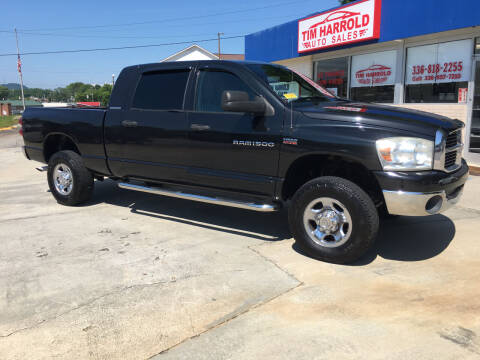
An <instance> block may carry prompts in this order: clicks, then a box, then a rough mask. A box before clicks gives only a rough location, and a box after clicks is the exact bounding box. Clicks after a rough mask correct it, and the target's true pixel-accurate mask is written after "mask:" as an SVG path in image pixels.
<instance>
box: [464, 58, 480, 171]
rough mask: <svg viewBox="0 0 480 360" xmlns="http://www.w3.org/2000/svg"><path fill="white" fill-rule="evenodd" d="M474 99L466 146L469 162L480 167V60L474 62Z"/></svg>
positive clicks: (472, 99)
mask: <svg viewBox="0 0 480 360" xmlns="http://www.w3.org/2000/svg"><path fill="white" fill-rule="evenodd" d="M473 65H474V71H475V75H474V84H473V97H472V98H471V101H472V104H471V114H470V121H469V126H467V134H466V139H465V140H466V141H465V142H466V145H467V149H466V150H467V152H468V154H467V160H469V163H471V165H476V166H480V59H478V58H477V60H476V61H475V62H474V64H473Z"/></svg>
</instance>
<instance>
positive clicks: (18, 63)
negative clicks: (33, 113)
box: [15, 28, 25, 111]
mask: <svg viewBox="0 0 480 360" xmlns="http://www.w3.org/2000/svg"><path fill="white" fill-rule="evenodd" d="M15 41H16V42H17V70H18V75H19V76H20V89H21V91H22V104H23V111H25V95H24V94H23V75H22V61H21V60H20V50H19V48H18V35H17V28H15Z"/></svg>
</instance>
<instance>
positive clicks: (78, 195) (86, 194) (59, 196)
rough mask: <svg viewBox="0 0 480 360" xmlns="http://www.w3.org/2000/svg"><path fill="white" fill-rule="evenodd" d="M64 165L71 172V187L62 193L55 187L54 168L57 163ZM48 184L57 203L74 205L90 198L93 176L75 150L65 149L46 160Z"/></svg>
mask: <svg viewBox="0 0 480 360" xmlns="http://www.w3.org/2000/svg"><path fill="white" fill-rule="evenodd" d="M59 164H63V165H66V166H67V167H68V168H69V169H70V170H71V173H72V181H73V182H72V188H71V191H70V192H69V193H68V194H63V193H61V192H60V191H59V190H57V188H56V187H55V183H54V181H55V180H54V169H55V168H56V167H57V165H59ZM47 177H48V186H49V187H50V191H51V192H52V194H53V196H54V197H55V199H56V200H57V202H58V203H59V204H62V205H67V206H75V205H78V204H81V203H84V202H86V201H88V200H89V199H90V197H91V196H92V192H93V176H92V174H91V173H90V171H88V169H87V168H86V167H85V165H84V164H83V160H82V158H81V157H80V155H78V154H77V153H76V152H73V151H70V150H65V151H59V152H57V153H55V154H53V155H52V157H51V158H50V161H49V162H48V175H47Z"/></svg>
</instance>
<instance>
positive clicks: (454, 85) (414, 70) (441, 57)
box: [405, 40, 472, 103]
mask: <svg viewBox="0 0 480 360" xmlns="http://www.w3.org/2000/svg"><path fill="white" fill-rule="evenodd" d="M471 49H472V42H471V40H460V41H451V42H447V43H441V44H434V45H425V46H417V47H411V48H408V49H407V67H406V74H405V85H406V86H405V102H407V103H456V102H464V99H465V98H466V96H465V95H466V91H467V88H468V81H469V79H470V71H471V57H472V56H471V54H472V50H471ZM459 95H460V96H459Z"/></svg>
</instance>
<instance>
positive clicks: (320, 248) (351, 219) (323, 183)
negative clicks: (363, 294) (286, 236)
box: [289, 176, 379, 264]
mask: <svg viewBox="0 0 480 360" xmlns="http://www.w3.org/2000/svg"><path fill="white" fill-rule="evenodd" d="M289 219H290V228H291V231H292V233H293V237H294V238H295V241H296V242H297V244H298V245H300V246H301V247H302V248H303V249H304V250H305V251H306V252H307V253H308V254H309V255H311V256H313V257H315V258H317V259H319V260H322V261H327V262H331V263H337V264H343V263H349V262H352V261H355V260H357V259H358V258H360V257H361V256H362V255H363V254H365V253H366V252H367V250H368V249H369V248H370V247H371V246H372V245H373V243H374V242H375V239H376V237H377V232H378V225H379V219H378V212H377V209H376V208H375V205H374V204H373V201H372V200H371V199H370V197H369V196H368V195H367V194H366V193H365V191H363V190H362V189H361V188H360V187H359V186H357V185H356V184H354V183H352V182H351V181H348V180H345V179H342V178H338V177H333V176H325V177H320V178H316V179H313V180H311V181H309V182H307V183H306V184H304V185H303V186H302V187H301V188H300V189H299V190H298V191H297V192H296V193H295V195H294V197H293V199H292V204H291V207H290V211H289Z"/></svg>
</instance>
